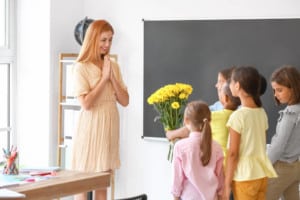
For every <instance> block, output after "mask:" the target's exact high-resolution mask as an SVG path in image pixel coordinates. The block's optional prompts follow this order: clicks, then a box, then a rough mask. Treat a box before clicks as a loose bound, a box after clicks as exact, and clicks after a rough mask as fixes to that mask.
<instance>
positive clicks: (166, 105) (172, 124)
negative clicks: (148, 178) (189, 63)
mask: <svg viewBox="0 0 300 200" xmlns="http://www.w3.org/2000/svg"><path fill="white" fill-rule="evenodd" d="M192 92H193V88H192V86H191V85H189V84H184V83H175V84H168V85H165V86H163V87H161V88H159V89H158V90H156V91H155V92H154V93H153V94H151V95H150V96H149V97H148V99H147V102H148V104H150V105H153V107H154V109H155V110H156V111H157V112H158V114H159V115H158V116H157V117H155V119H154V121H157V120H159V121H160V122H161V123H162V125H163V127H164V129H165V131H167V130H174V129H177V128H180V127H181V126H182V120H183V114H184V113H183V112H184V108H185V106H186V104H187V100H188V97H189V96H190V94H191V93H192ZM173 147H174V141H170V145H169V153H168V160H169V161H172V157H173Z"/></svg>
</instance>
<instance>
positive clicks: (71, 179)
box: [9, 171, 111, 200]
mask: <svg viewBox="0 0 300 200" xmlns="http://www.w3.org/2000/svg"><path fill="white" fill-rule="evenodd" d="M110 178H111V177H110V173H108V172H107V173H106V172H99V173H86V172H75V171H60V172H58V174H57V176H55V177H53V178H50V179H48V180H42V181H38V182H35V183H25V184H23V185H19V186H15V187H10V188H9V189H11V190H14V191H16V192H19V193H23V194H25V195H26V198H25V199H30V200H49V199H54V198H59V197H64V196H69V195H74V194H77V193H81V192H88V191H91V190H95V189H100V188H107V187H109V186H110Z"/></svg>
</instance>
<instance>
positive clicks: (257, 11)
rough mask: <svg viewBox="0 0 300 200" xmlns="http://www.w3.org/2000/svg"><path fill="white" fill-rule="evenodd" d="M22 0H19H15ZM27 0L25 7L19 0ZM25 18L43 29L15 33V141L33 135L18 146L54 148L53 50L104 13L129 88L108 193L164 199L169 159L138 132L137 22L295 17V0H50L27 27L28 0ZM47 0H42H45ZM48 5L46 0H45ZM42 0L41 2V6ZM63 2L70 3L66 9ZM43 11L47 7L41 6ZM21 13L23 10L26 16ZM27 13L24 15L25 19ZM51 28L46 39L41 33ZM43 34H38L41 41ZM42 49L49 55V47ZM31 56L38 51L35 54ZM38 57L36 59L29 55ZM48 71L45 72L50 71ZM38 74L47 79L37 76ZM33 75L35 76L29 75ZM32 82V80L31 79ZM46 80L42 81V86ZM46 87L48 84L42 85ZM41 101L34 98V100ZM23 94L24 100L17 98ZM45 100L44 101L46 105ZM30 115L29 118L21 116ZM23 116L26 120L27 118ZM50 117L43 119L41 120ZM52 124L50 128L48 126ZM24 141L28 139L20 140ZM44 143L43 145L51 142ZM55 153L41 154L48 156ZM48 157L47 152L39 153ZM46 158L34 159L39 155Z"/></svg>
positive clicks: (71, 43)
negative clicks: (86, 20)
mask: <svg viewBox="0 0 300 200" xmlns="http://www.w3.org/2000/svg"><path fill="white" fill-rule="evenodd" d="M20 2H22V1H20ZM27 3H28V4H30V7H28V8H27V7H26V6H25V4H27ZM21 4H22V6H23V9H24V12H26V13H24V12H23V14H22V13H21V16H23V17H25V19H24V20H23V19H22V20H21V22H22V23H24V24H20V27H21V30H22V32H25V33H26V34H29V33H30V34H33V35H31V37H33V36H36V37H37V36H39V37H40V35H41V36H42V38H41V40H39V39H32V40H31V42H29V41H26V40H28V38H31V37H29V36H30V34H29V36H28V35H27V36H22V35H19V38H20V44H21V46H20V48H21V50H20V53H19V54H18V55H19V56H20V61H19V64H20V65H21V71H20V73H19V74H20V75H19V79H20V82H19V91H20V98H19V110H20V111H19V112H18V113H19V114H20V116H19V124H20V128H18V131H19V132H18V133H19V135H23V134H24V136H22V137H21V142H22V141H23V140H24V137H26V138H27V137H31V138H36V139H35V140H34V141H32V142H31V143H26V146H25V144H23V145H24V149H22V150H24V152H22V153H21V154H26V155H29V152H28V151H27V150H25V149H27V147H31V146H33V145H38V144H39V147H38V148H39V149H41V151H42V152H45V156H46V155H47V154H51V152H52V153H53V154H55V152H56V148H53V146H52V147H49V143H48V142H49V141H50V143H51V145H55V141H56V138H55V137H56V136H55V133H56V131H55V130H56V129H55V127H57V119H56V116H55V115H56V111H55V109H57V107H55V106H56V104H55V102H56V99H57V71H56V70H54V69H53V68H55V69H56V68H57V66H56V63H57V56H58V52H72V51H77V50H78V46H76V45H75V40H74V37H73V35H72V34H73V32H70V30H71V31H73V27H74V26H75V25H74V23H76V22H77V21H79V20H80V19H82V18H84V17H85V16H88V17H90V18H94V19H99V18H104V19H107V20H108V21H110V22H111V24H112V25H113V26H114V28H115V36H114V41H113V47H112V53H116V54H118V60H119V64H120V67H121V70H122V72H123V76H124V79H125V82H126V83H127V86H128V88H129V93H130V105H129V106H128V107H127V108H120V112H121V128H122V129H121V130H122V131H121V159H122V166H121V169H120V170H118V171H117V172H116V188H115V196H116V197H124V196H130V195H135V194H139V193H147V194H148V196H149V199H150V200H166V199H171V195H170V192H169V191H170V179H171V172H170V171H171V166H170V163H168V161H167V160H166V155H167V150H168V143H167V142H163V141H149V140H143V139H141V135H142V134H143V84H142V83H143V22H142V19H146V20H172V19H232V18H233V19H237V18H251V19H253V18H294V17H295V18H299V17H300V10H299V7H300V1H298V0H286V1H282V0H265V1H261V0H252V1H250V0H245V1H240V0H217V1H216V0H215V1H211V0H186V1H178V0H164V1H162V0H151V1H143V0H130V1H124V0H111V1H99V0H85V1H83V0H76V1H72V0H68V1H66V0H65V1H59V0H54V1H51V5H52V8H51V12H50V16H51V19H50V21H48V19H47V15H48V14H47V12H45V13H39V12H38V11H35V12H34V13H35V16H39V17H41V18H42V19H43V18H45V19H46V23H48V25H49V24H50V25H51V26H48V27H47V26H46V27H39V29H41V28H43V30H42V34H38V33H36V32H33V31H34V30H35V29H36V28H30V29H28V28H27V26H28V23H29V25H30V26H33V25H36V23H34V17H33V16H32V15H31V13H30V11H31V9H32V7H31V6H33V5H39V4H43V6H45V5H44V4H45V1H43V3H41V2H39V1H37V0H27V1H26V3H25V2H24V3H21ZM46 4H47V3H46ZM48 4H49V2H48ZM43 6H41V7H43ZM68 6H70V7H71V8H68ZM45 10H47V9H45ZM26 14H27V15H28V16H27V15H26ZM28 20H29V21H28ZM49 27H51V29H50V38H51V40H50V42H49V40H47V39H49V38H47V37H48V34H49ZM42 39H45V40H42ZM48 53H49V54H48ZM36 55H38V56H36ZM35 59H38V62H36V61H35ZM48 73H49V74H50V77H49V74H48ZM43 78H45V79H46V81H43V80H42V79H43ZM29 79H36V80H29ZM36 83H38V84H39V85H38V86H37V85H36ZM43 84H45V85H43ZM48 90H50V91H48ZM41 99H42V102H43V103H42V104H40V105H38V106H37V105H36V104H37V103H39V102H41V101H40V100H41ZM23 101H25V102H24V103H23ZM46 104H47V105H46ZM29 115H30V116H32V117H31V118H30V119H29V118H28V116H29ZM28 119H29V120H28ZM38 119H39V120H42V123H41V125H39V126H38V127H36V128H34V130H32V125H34V124H36V123H35V121H38ZM48 122H50V123H48ZM50 130H51V131H50ZM27 142H28V141H27ZM51 145H50V146H51ZM54 157H55V156H54V155H53V156H51V157H50V160H48V162H49V163H53V160H54ZM46 158H47V157H46ZM46 158H40V160H41V162H46V161H45V159H46Z"/></svg>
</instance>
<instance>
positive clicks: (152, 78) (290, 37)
mask: <svg viewBox="0 0 300 200" xmlns="http://www.w3.org/2000/svg"><path fill="white" fill-rule="evenodd" d="M143 25H144V94H143V96H144V97H143V100H144V104H143V111H144V112H143V136H142V137H143V138H165V133H164V130H163V127H162V125H161V124H160V123H159V122H154V121H153V119H154V118H155V116H157V113H156V112H155V110H154V109H153V107H152V106H150V105H148V103H147V98H148V96H149V95H150V94H151V93H152V92H154V91H155V90H156V89H158V88H160V87H162V86H163V85H165V84H170V83H176V82H182V83H188V84H191V85H192V86H193V88H194V92H193V94H192V95H191V97H190V99H189V100H195V99H202V100H204V101H206V102H207V103H208V104H212V103H214V102H215V101H216V100H217V92H216V89H215V83H216V79H217V73H218V71H219V70H221V69H224V68H226V67H229V66H232V65H235V66H240V65H252V66H255V67H256V68H257V69H258V70H259V71H260V73H261V74H263V75H264V76H265V77H266V79H267V80H269V77H270V75H271V73H272V72H273V71H274V70H275V69H276V68H278V67H280V66H282V65H284V64H290V65H294V66H296V67H299V66H300V19H298V18H289V19H228V20H143ZM268 83H269V82H268ZM262 102H263V106H264V108H265V109H266V112H267V114H268V118H269V130H268V136H267V139H268V141H270V138H271V137H272V135H273V134H274V133H275V126H276V121H277V117H278V111H279V109H282V107H277V106H275V104H274V100H273V92H272V89H271V87H270V84H268V87H267V91H266V93H265V94H264V95H263V96H262Z"/></svg>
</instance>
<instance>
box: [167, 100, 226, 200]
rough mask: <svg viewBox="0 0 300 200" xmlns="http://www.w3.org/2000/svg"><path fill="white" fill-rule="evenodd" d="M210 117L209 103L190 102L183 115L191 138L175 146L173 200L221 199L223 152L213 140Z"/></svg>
mask: <svg viewBox="0 0 300 200" xmlns="http://www.w3.org/2000/svg"><path fill="white" fill-rule="evenodd" d="M210 119H211V113H210V110H209V107H208V105H207V104H206V103H204V102H202V101H193V102H190V103H189V104H188V105H187V107H186V109H185V112H184V123H185V126H186V127H187V128H188V129H189V131H190V134H189V137H188V138H185V139H182V140H180V141H178V142H177V143H176V144H175V147H174V156H173V183H172V190H171V192H172V194H173V196H174V200H179V199H181V200H216V199H218V198H221V195H222V189H223V182H224V174H223V159H224V157H223V151H222V148H221V146H220V145H219V144H218V143H216V142H214V141H213V140H212V135H211V128H210Z"/></svg>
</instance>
